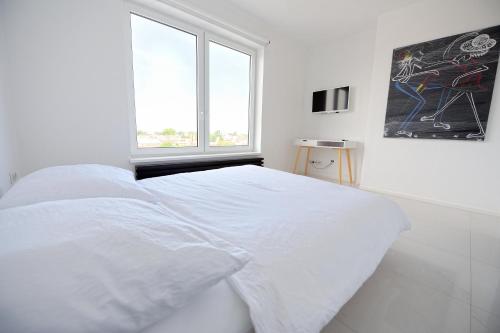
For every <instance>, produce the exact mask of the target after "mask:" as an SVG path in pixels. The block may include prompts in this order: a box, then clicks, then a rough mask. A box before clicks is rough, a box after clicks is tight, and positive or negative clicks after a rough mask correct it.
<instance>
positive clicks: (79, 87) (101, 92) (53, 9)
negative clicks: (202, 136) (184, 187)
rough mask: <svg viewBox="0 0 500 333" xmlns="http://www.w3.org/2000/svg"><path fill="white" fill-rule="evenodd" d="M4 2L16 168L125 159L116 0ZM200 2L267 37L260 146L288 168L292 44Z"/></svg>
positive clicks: (297, 74)
mask: <svg viewBox="0 0 500 333" xmlns="http://www.w3.org/2000/svg"><path fill="white" fill-rule="evenodd" d="M6 3H7V5H6V8H5V12H6V22H5V23H6V28H7V29H6V34H7V44H8V49H9V56H10V58H12V62H11V64H10V68H11V73H16V75H12V77H10V86H11V89H10V97H11V99H12V103H11V107H12V112H11V114H12V115H13V120H14V123H15V126H16V127H15V128H16V131H17V133H18V138H19V139H18V140H19V172H20V174H21V175H24V174H26V173H29V172H31V171H33V170H36V169H39V168H42V167H46V166H51V165H57V164H70V163H105V164H111V165H116V166H120V167H129V168H130V167H131V166H130V165H129V157H130V149H129V127H128V126H129V123H128V105H127V98H128V97H127V87H126V81H125V80H126V74H125V73H126V72H125V64H124V56H125V55H124V52H123V50H124V47H123V34H122V21H121V17H122V16H121V15H122V13H123V12H122V10H123V1H122V0H107V1H99V0H86V1H77V0H46V1H36V0H19V1H7V2H6ZM194 3H195V4H196V5H198V6H199V7H207V6H206V4H205V3H204V2H203V1H194ZM203 9H204V10H205V11H209V10H211V11H212V12H213V14H214V15H217V16H219V17H221V18H222V19H224V20H226V21H227V22H228V23H231V24H234V25H237V26H241V27H242V28H244V29H246V30H249V31H252V32H254V33H257V34H261V35H264V36H266V37H269V38H270V39H271V40H272V44H271V45H270V46H269V47H267V48H266V58H265V71H264V89H265V93H264V96H263V119H264V126H263V132H262V138H263V145H262V152H263V155H264V157H265V159H266V165H268V166H270V167H275V168H279V169H289V167H290V165H291V160H290V156H291V150H292V147H291V145H290V142H291V140H292V138H293V136H294V135H295V133H296V132H297V128H298V118H299V114H300V111H301V106H302V104H303V101H302V98H303V73H304V71H303V54H302V52H303V51H302V49H301V48H300V47H299V46H298V45H297V43H296V42H295V41H294V40H293V39H290V38H288V37H286V36H283V35H281V34H279V33H276V32H274V31H273V29H272V28H270V27H268V26H266V25H265V24H264V23H262V22H259V21H257V20H255V19H253V18H252V17H251V16H250V15H247V14H246V13H244V12H241V11H238V10H237V9H236V8H232V7H231V6H230V5H229V4H227V3H224V2H223V1H213V2H212V1H211V6H210V7H209V8H203ZM222 14H223V15H222Z"/></svg>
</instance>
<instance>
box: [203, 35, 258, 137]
mask: <svg viewBox="0 0 500 333" xmlns="http://www.w3.org/2000/svg"><path fill="white" fill-rule="evenodd" d="M209 45H210V46H209V52H210V56H209V59H210V67H209V80H210V81H209V82H210V95H209V96H210V97H209V99H210V125H209V127H210V146H248V141H249V140H248V110H249V101H250V58H251V57H250V56H249V55H248V54H245V53H242V52H239V51H236V50H234V49H231V48H228V47H225V46H222V45H220V44H217V43H214V42H210V44H209Z"/></svg>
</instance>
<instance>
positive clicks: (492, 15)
mask: <svg viewBox="0 0 500 333" xmlns="http://www.w3.org/2000/svg"><path fill="white" fill-rule="evenodd" d="M499 13H500V2H499V1H498V0H477V1H475V2H474V3H471V2H470V1H466V0H442V1H438V2H437V1H424V2H420V3H417V4H415V5H412V6H409V7H406V8H404V9H401V10H397V11H394V12H390V13H387V14H384V15H382V16H380V17H379V19H378V26H377V37H376V46H375V55H374V65H373V75H372V82H371V91H370V96H371V97H370V102H369V104H370V113H369V116H370V117H369V119H368V122H369V126H368V131H367V137H366V146H365V163H364V165H363V175H362V181H361V182H362V185H363V186H365V187H367V188H373V189H377V190H383V191H390V192H396V193H403V194H406V195H410V196H415V197H419V198H424V199H431V200H434V201H442V202H446V203H451V204H455V205H460V206H465V207H471V208H475V209H481V210H485V211H490V212H494V213H497V214H498V213H500V205H499V203H500V177H499V175H498V173H499V170H500V83H499V80H500V75H499V74H498V73H497V84H496V86H495V90H494V94H493V100H492V104H491V109H490V115H489V121H488V129H487V133H486V140H485V142H463V141H447V140H419V139H415V140H405V139H384V138H383V137H382V134H383V128H384V118H385V109H386V103H387V95H388V88H389V73H390V68H391V55H392V50H393V49H394V48H396V47H400V46H404V45H408V44H413V43H418V42H424V41H428V40H432V39H435V38H439V37H445V36H449V35H454V34H458V33H462V32H467V31H470V30H474V29H479V28H486V27H489V26H493V25H498V24H500V17H499Z"/></svg>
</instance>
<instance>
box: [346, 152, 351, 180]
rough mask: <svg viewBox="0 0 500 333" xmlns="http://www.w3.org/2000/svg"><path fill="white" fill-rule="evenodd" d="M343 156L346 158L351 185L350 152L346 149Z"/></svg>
mask: <svg viewBox="0 0 500 333" xmlns="http://www.w3.org/2000/svg"><path fill="white" fill-rule="evenodd" d="M345 155H346V157H347V171H348V172H349V184H351V185H352V170H351V150H350V149H346V150H345Z"/></svg>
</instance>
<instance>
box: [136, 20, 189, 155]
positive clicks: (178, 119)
mask: <svg viewBox="0 0 500 333" xmlns="http://www.w3.org/2000/svg"><path fill="white" fill-rule="evenodd" d="M131 26H132V46H133V66H134V88H135V116H136V124H137V146H138V148H160V147H196V146H198V125H197V124H198V120H197V117H198V112H197V106H196V104H197V103H196V80H197V78H196V38H197V37H196V35H193V34H190V33H188V32H185V31H182V30H179V29H176V28H173V27H169V26H166V25H163V24H159V23H157V22H154V21H151V20H148V19H146V18H143V17H140V16H137V15H132V16H131Z"/></svg>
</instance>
